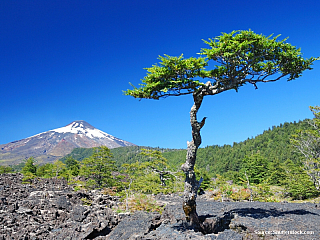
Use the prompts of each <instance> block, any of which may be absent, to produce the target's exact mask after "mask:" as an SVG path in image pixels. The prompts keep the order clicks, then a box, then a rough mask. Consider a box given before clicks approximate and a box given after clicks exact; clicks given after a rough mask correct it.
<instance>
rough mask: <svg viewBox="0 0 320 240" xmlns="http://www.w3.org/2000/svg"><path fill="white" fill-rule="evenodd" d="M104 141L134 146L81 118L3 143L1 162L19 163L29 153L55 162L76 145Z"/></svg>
mask: <svg viewBox="0 0 320 240" xmlns="http://www.w3.org/2000/svg"><path fill="white" fill-rule="evenodd" d="M102 145H104V146H107V147H108V148H117V147H124V146H135V144H133V143H130V142H127V141H124V140H122V139H119V138H116V137H114V136H112V135H110V134H108V133H105V132H103V131H101V130H99V129H97V128H95V127H93V126H91V125H90V124H89V123H87V122H85V121H82V120H81V121H74V122H72V123H70V124H68V125H67V126H65V127H61V128H57V129H53V130H50V131H47V132H43V133H39V134H37V135H34V136H32V137H28V138H25V139H22V140H18V141H14V142H11V143H8V144H2V145H0V163H5V164H17V163H19V162H21V161H22V160H24V159H25V158H28V157H35V158H36V159H37V160H38V162H52V161H54V160H56V159H59V158H61V157H63V156H65V155H67V154H69V153H70V152H71V151H72V150H73V149H74V148H79V147H81V148H92V147H98V146H102Z"/></svg>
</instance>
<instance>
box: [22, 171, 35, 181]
mask: <svg viewBox="0 0 320 240" xmlns="http://www.w3.org/2000/svg"><path fill="white" fill-rule="evenodd" d="M36 177H37V176H36V175H34V174H33V173H32V172H25V173H24V174H23V178H22V183H24V184H30V183H31V182H32V179H34V178H36Z"/></svg>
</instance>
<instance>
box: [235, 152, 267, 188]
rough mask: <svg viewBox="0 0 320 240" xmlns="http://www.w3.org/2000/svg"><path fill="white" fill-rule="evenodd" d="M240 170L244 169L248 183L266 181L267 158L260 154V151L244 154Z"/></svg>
mask: <svg viewBox="0 0 320 240" xmlns="http://www.w3.org/2000/svg"><path fill="white" fill-rule="evenodd" d="M243 162H244V164H243V167H242V169H241V170H242V172H244V171H246V173H247V176H248V178H249V181H250V183H251V184H252V183H253V184H260V183H262V182H263V181H266V180H267V178H268V175H269V169H268V160H267V159H266V158H264V157H262V156H261V155H260V153H256V154H252V155H251V156H246V157H245V158H244V159H243Z"/></svg>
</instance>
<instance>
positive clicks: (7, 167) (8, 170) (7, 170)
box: [0, 166, 13, 174]
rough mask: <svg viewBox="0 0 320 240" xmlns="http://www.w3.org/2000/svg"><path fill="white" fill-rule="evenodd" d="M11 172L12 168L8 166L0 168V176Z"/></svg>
mask: <svg viewBox="0 0 320 240" xmlns="http://www.w3.org/2000/svg"><path fill="white" fill-rule="evenodd" d="M11 172H13V168H12V167H10V166H0V174H2V173H11Z"/></svg>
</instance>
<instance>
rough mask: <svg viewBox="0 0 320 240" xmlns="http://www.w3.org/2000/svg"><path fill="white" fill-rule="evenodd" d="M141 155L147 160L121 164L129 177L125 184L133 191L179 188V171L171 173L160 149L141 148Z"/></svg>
mask: <svg viewBox="0 0 320 240" xmlns="http://www.w3.org/2000/svg"><path fill="white" fill-rule="evenodd" d="M141 155H142V156H146V157H147V158H148V161H145V162H138V161H137V162H135V163H131V164H123V165H122V168H123V170H124V173H125V174H127V175H128V176H129V177H128V179H127V186H128V187H129V184H130V189H131V190H133V191H139V192H142V193H154V194H157V193H160V192H162V193H170V192H174V191H177V190H178V189H179V190H181V187H182V186H181V185H182V181H181V176H183V175H182V174H181V173H180V174H179V173H173V172H172V171H170V170H171V169H170V167H169V165H168V164H167V159H166V158H164V157H163V156H162V154H161V153H160V151H157V150H148V149H142V152H141Z"/></svg>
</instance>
